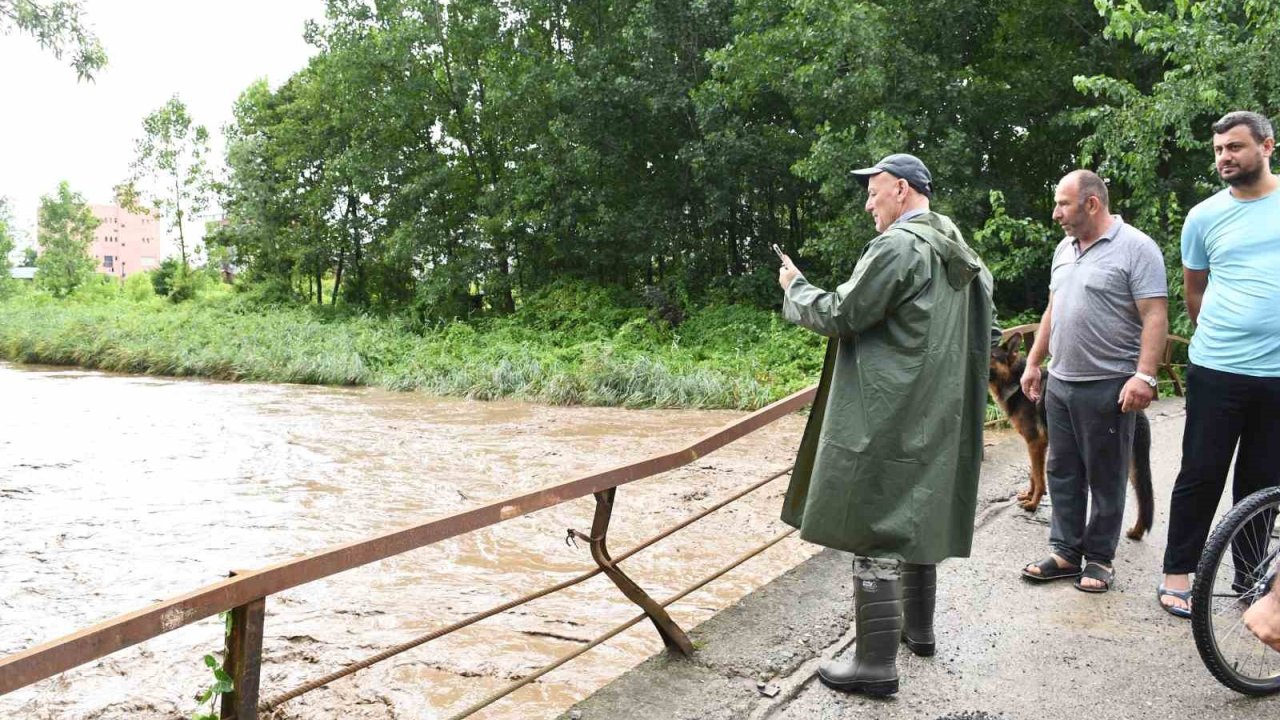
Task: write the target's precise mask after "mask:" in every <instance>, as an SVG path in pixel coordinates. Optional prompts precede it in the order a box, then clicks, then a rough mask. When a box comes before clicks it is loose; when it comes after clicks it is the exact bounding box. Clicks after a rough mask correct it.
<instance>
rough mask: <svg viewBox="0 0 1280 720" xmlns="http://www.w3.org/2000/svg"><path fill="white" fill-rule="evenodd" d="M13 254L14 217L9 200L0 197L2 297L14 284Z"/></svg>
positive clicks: (0, 283) (0, 290) (0, 285)
mask: <svg viewBox="0 0 1280 720" xmlns="http://www.w3.org/2000/svg"><path fill="white" fill-rule="evenodd" d="M12 253H13V216H12V214H10V212H9V199H8V198H4V197H0V297H4V296H5V295H7V294H8V292H9V287H10V285H11V284H12V283H13V278H12V275H11V273H10V269H11V268H12V267H13V262H12V261H11V260H10V258H9V256H10V255H11V254H12Z"/></svg>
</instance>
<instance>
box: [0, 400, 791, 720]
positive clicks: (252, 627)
mask: <svg viewBox="0 0 1280 720" xmlns="http://www.w3.org/2000/svg"><path fill="white" fill-rule="evenodd" d="M815 392H816V387H810V388H806V389H805V390H801V391H799V392H796V393H794V394H792V395H790V396H788V397H786V398H783V399H782V400H779V401H778V402H775V403H773V404H772V405H769V406H768V407H765V408H763V409H761V410H758V411H756V412H754V413H752V414H751V415H748V416H747V417H745V418H742V419H740V420H738V421H736V422H733V423H731V424H729V425H726V426H725V427H723V428H721V429H719V430H717V431H715V432H712V433H710V434H708V435H706V436H704V437H702V438H700V439H698V440H697V441H695V442H694V443H692V444H690V445H688V446H687V447H684V448H681V449H679V450H675V451H672V452H669V453H665V454H661V455H655V456H652V457H650V458H647V459H645V460H642V461H640V462H636V463H632V464H629V465H624V466H621V467H616V468H612V469H610V470H606V471H603V472H598V473H594V474H591V475H587V476H584V477H581V478H578V479H575V480H571V481H569V482H566V483H563V484H560V485H556V486H553V487H549V488H544V489H541V490H537V491H534V492H531V493H527V494H524V495H520V496H517V497H513V498H508V499H506V500H501V501H499V502H495V503H491V504H488V505H485V506H483V507H479V508H474V509H472V510H468V511H465V512H462V513H459V514H456V515H451V516H449V517H445V518H440V519H436V520H431V521H428V522H425V523H422V524H419V525H414V526H411V527H406V528H401V529H399V530H395V531H392V532H389V533H386V534H383V535H379V536H376V537H373V538H369V539H366V540H362V541H358V542H353V543H347V544H343V545H338V546H334V547H331V548H329V549H326V550H323V551H321V552H318V553H315V554H313V555H308V556H305V557H302V558H297V559H294V560H289V561H285V562H281V563H277V564H275V565H271V566H268V567H266V568H262V569H259V570H247V571H236V572H235V573H234V574H233V575H232V576H231V577H230V578H228V579H226V580H223V581H221V582H217V583H214V584H211V585H206V586H204V587H202V588H198V589H196V590H192V591H190V592H188V593H185V594H183V595H179V596H177V597H174V598H170V599H168V600H164V601H161V602H158V603H155V604H153V605H150V606H148V607H145V608H142V609H140V610H137V611H134V612H131V613H127V614H125V615H121V616H119V617H116V618H113V619H111V620H107V621H105V622H102V623H98V624H97V625H93V626H91V627H88V628H85V629H82V630H80V631H78V632H76V633H73V634H71V635H67V636H65V637H62V638H59V639H57V640H53V641H50V642H46V643H43V644H41V645H37V646H35V647H32V648H29V649H27V650H25V651H22V652H19V653H15V654H12V655H9V656H6V657H3V658H0V695H3V694H5V693H8V692H11V691H13V690H16V689H18V688H22V687H26V686H28V685H31V684H32V683H36V682H39V681H41V680H44V679H47V678H50V677H52V676H54V675H57V674H59V673H62V672H65V671H67V670H70V669H72V668H75V667H78V666H80V665H83V664H85V663H88V662H92V661H93V660H97V659H99V658H102V657H105V656H107V655H110V654H112V653H115V652H118V651H120V650H123V649H125V648H127V647H130V646H132V645H136V644H138V643H141V642H145V641H147V640H150V639H152V638H155V637H158V636H160V635H163V634H166V633H169V632H172V631H174V630H177V629H178V628H181V627H184V626H186V625H190V624H192V623H194V622H197V621H199V620H202V619H205V618H208V617H211V616H213V615H216V614H218V613H222V612H230V613H231V614H232V618H233V623H232V628H233V631H232V633H231V635H230V636H229V637H228V638H227V646H226V651H227V656H226V660H225V662H224V667H225V668H226V669H227V671H228V672H229V673H230V674H231V675H232V678H233V683H234V687H235V690H234V691H233V692H232V693H231V694H229V695H227V696H224V698H223V704H222V709H221V713H222V717H224V718H238V719H239V720H252V719H253V718H256V717H257V714H258V712H259V711H260V710H262V709H267V708H269V707H275V706H277V705H279V704H280V703H282V702H285V701H287V700H288V699H290V698H292V697H296V696H297V695H298V694H301V692H297V693H296V694H290V693H286V694H285V695H282V696H277V697H275V698H272V699H271V700H269V701H267V702H259V697H258V691H259V675H260V670H261V653H262V633H263V626H264V623H265V599H266V598H267V597H269V596H271V595H274V594H276V593H279V592H282V591H284V590H288V589H290V588H294V587H298V586H300V585H304V584H307V583H310V582H314V581H316V580H320V579H323V578H326V577H329V576H331V575H335V574H337V573H341V572H345V571H347V570H351V569H354V568H357V567H360V566H363V565H367V564H369V563H373V562H377V561H379V560H385V559H387V558H390V557H393V556H395V555H399V554H401V553H405V552H408V551H410V550H416V549H418V548H422V547H425V546H427V545H431V544H434V543H437V542H440V541H442V540H447V539H449V538H453V537H457V536H459V535H462V534H465V533H468V532H471V531H474V530H479V529H482V528H486V527H490V526H493V525H497V524H499V523H502V522H505V521H507V520H511V519H514V518H517V517H521V516H523V515H526V514H528V513H531V512H534V511H536V510H542V509H545V508H549V507H552V506H555V505H559V504H562V503H565V502H568V501H570V500H576V499H578V498H581V497H585V496H586V495H589V494H590V495H594V496H595V498H596V515H595V519H594V521H593V526H592V531H591V533H590V534H589V535H588V534H582V533H576V536H577V537H580V538H582V539H584V540H586V541H587V542H589V543H590V544H591V546H592V556H593V558H594V559H595V560H596V562H597V566H598V569H597V570H594V571H592V572H590V573H588V574H586V575H585V576H580V577H579V578H574V579H573V580H570V581H567V582H566V583H562V584H561V585H563V586H566V587H567V586H568V585H570V584H576V582H581V581H582V580H585V579H586V578H587V577H592V576H594V575H596V574H599V573H601V572H603V573H605V574H606V575H608V576H609V577H610V579H611V580H613V581H614V583H615V584H616V585H617V586H618V587H619V588H620V589H622V591H623V592H624V593H625V594H626V595H627V597H629V598H631V599H632V600H633V601H634V602H636V604H638V605H640V606H641V607H642V608H643V609H644V610H645V613H644V614H643V615H641V616H640V618H639V619H636V620H634V621H633V622H631V623H630V624H631V625H633V624H635V623H636V622H639V621H640V620H643V619H645V618H648V619H649V620H651V621H652V622H653V623H654V625H655V626H656V627H657V628H658V630H659V634H660V635H661V636H662V638H663V641H664V642H665V643H666V644H667V645H668V646H669V647H672V648H675V649H677V650H680V651H686V652H687V651H688V650H689V649H690V646H689V644H688V638H687V636H685V634H684V631H683V630H681V629H680V628H679V627H678V626H677V625H676V624H675V623H674V622H673V621H671V619H670V617H669V616H667V615H666V612H665V609H664V608H665V607H666V606H667V605H669V604H670V603H672V602H675V601H676V600H678V599H679V598H680V597H683V594H687V593H688V592H692V591H693V589H689V590H686V591H685V593H682V594H679V595H677V596H675V597H672V598H669V599H667V600H665V601H663V602H657V601H654V600H653V599H652V598H650V597H649V596H648V595H647V593H645V592H644V591H643V590H641V589H640V588H639V586H638V585H637V584H635V583H634V582H633V581H631V580H630V578H627V577H626V575H625V574H623V573H622V572H621V570H620V569H618V567H617V563H618V562H620V561H621V560H622V559H624V558H626V557H629V556H630V555H632V554H634V553H635V552H638V551H639V550H641V549H643V548H645V547H648V546H649V545H651V544H652V543H653V542H657V540H659V539H661V537H664V536H665V535H662V536H658V537H656V538H653V539H651V540H649V541H646V542H645V543H642V544H641V545H640V546H637V547H636V548H633V549H632V550H630V551H628V552H627V553H625V554H623V555H621V556H619V557H618V558H616V559H615V558H612V557H611V556H610V554H609V552H608V549H607V547H606V545H605V538H606V535H607V529H608V523H609V518H610V515H611V510H612V503H613V500H614V495H615V492H616V490H617V488H618V487H620V486H622V485H625V484H627V483H630V482H634V481H636V480H640V479H643V478H647V477H652V476H654V475H658V474H661V473H664V472H668V471H670V470H674V469H676V468H678V467H682V466H684V465H687V464H689V463H691V462H693V461H695V460H697V459H698V458H700V457H703V456H705V455H707V454H708V453H710V452H712V451H714V450H717V449H719V448H722V447H724V446H725V445H728V444H729V443H731V442H733V441H735V440H738V439H740V438H742V437H744V436H746V435H749V434H750V433H752V432H755V431H756V430H759V429H760V428H762V427H765V426H766V425H769V424H770V423H773V422H775V421H777V420H779V419H781V418H782V417H785V416H786V415H788V414H790V413H792V412H795V411H797V410H800V409H802V408H804V407H805V406H807V405H809V404H810V403H811V402H812V400H813V397H814V394H815ZM785 472H786V471H785V470H784V471H781V472H778V473H775V474H773V475H772V476H771V477H770V478H768V479H766V480H764V481H761V482H759V483H756V484H755V485H754V486H752V487H751V488H748V489H747V490H745V491H743V492H742V493H740V494H738V495H736V496H735V497H733V498H730V499H729V500H727V501H725V502H724V503H723V504H727V503H728V502H732V501H733V500H735V499H737V498H738V497H741V496H742V495H745V494H746V493H747V492H751V491H752V490H754V489H757V488H758V487H761V486H763V485H764V484H765V483H767V482H769V481H771V480H773V479H776V478H777V477H780V476H781V475H782V474H785ZM723 504H720V505H718V506H716V507H715V508H712V510H714V509H718V507H722V506H723ZM712 510H708V511H706V512H711V511H712ZM704 514H705V513H704ZM698 517H701V516H697V517H694V518H692V519H689V520H687V521H686V522H685V523H683V524H681V525H679V526H677V527H676V528H674V529H672V530H671V531H669V532H668V533H666V534H670V532H674V531H675V530H677V529H680V528H681V527H685V526H686V525H688V524H689V523H691V522H693V521H695V520H697V519H698ZM784 535H785V534H784ZM781 539H782V536H779V537H778V538H775V539H774V540H772V541H770V542H769V543H766V544H765V546H762V547H761V548H759V549H757V550H756V551H755V553H758V552H760V551H762V550H763V549H765V548H766V547H770V546H772V544H773V543H776V542H778V541H780V540H781ZM753 554H754V553H753ZM749 556H750V555H749ZM734 566H736V564H735V565H730V566H729V567H728V568H725V569H722V570H721V571H720V573H717V574H715V575H713V576H712V577H711V578H707V579H706V580H705V581H706V582H710V581H711V580H712V579H714V578H715V577H718V576H719V575H720V574H723V573H724V572H727V571H728V569H730V568H732V567H734ZM703 584H705V583H703ZM700 586H701V585H698V586H696V587H700ZM696 587H695V588H694V589H696ZM557 589H562V588H561V587H560V586H555V587H554V588H552V589H550V590H549V591H555V590H557ZM529 599H531V598H529ZM525 601H527V599H520V600H517V601H514V603H507V604H504V605H503V606H500V607H499V608H496V609H494V610H493V611H489V612H487V613H483V614H481V616H473V618H468V619H467V620H465V621H463V622H462V623H455V625H456V626H458V627H462V626H465V625H467V624H471V623H472V622H476V621H477V620H478V619H483V617H489V616H491V615H493V614H496V613H497V612H501V611H503V610H505V609H510V607H515V605H517V604H520V603H521V602H525ZM627 627H630V625H627ZM454 629H457V627H454V626H450V627H449V628H444V629H442V630H441V631H437V632H435V633H430V634H428V636H424V637H423V638H418V639H417V640H415V641H411V642H410V643H405V644H404V645H403V646H397V647H398V648H399V649H398V650H397V649H396V648H393V649H392V650H394V651H396V652H403V650H406V649H409V648H410V647H414V646H416V645H419V644H421V643H422V642H426V641H427V640H430V639H433V638H434V637H439V636H440V635H443V634H445V633H446V632H451V631H452V630H454ZM622 629H625V628H622ZM622 629H618V630H617V632H621V631H622ZM614 634H616V633H614ZM600 642H603V640H600ZM394 654H396V653H395V652H391V651H384V653H380V654H379V655H378V656H375V658H374V659H371V660H370V661H368V664H372V663H373V662H376V661H377V659H384V658H383V657H381V656H385V657H390V656H391V655H394ZM564 661H567V659H565V660H564ZM559 662H560V661H557V663H559ZM553 665H555V666H558V664H553ZM367 666H368V665H367V664H366V665H363V666H362V667H367ZM358 669H359V668H355V670H358ZM552 669H553V668H552ZM355 670H350V671H348V669H345V668H344V670H343V671H340V672H339V673H338V674H336V676H337V677H340V676H341V675H345V674H350V672H354V671H355ZM545 670H546V671H548V672H549V670H550V669H545ZM540 672H541V671H540ZM326 677H328V676H326ZM332 679H334V678H330V679H328V680H326V678H321V679H320V680H319V681H314V682H313V683H309V684H308V686H304V688H306V689H312V688H311V687H310V686H312V685H314V687H320V686H322V685H323V684H326V683H327V682H331V681H332ZM322 681H323V682H322ZM529 681H530V682H532V680H531V679H530V680H529ZM517 686H518V685H517ZM512 689H515V688H514V687H513V688H512ZM303 692H305V689H304V690H303ZM477 709H478V708H477ZM471 712H473V711H471ZM468 714H469V713H468ZM464 716H465V715H459V716H457V717H464Z"/></svg>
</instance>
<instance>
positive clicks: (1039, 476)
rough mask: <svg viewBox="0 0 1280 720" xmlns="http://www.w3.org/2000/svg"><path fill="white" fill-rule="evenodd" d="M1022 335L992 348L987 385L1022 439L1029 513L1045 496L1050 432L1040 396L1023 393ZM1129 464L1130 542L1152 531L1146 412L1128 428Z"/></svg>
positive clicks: (1021, 500) (1022, 498) (1023, 499)
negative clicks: (1134, 515)
mask: <svg viewBox="0 0 1280 720" xmlns="http://www.w3.org/2000/svg"><path fill="white" fill-rule="evenodd" d="M1022 342H1023V336H1022V333H1014V334H1013V335H1011V336H1010V337H1009V339H1008V340H1006V341H1005V342H1004V343H1003V344H1001V345H996V346H994V347H992V348H991V368H990V372H989V375H988V386H989V388H990V390H991V397H992V398H993V399H994V400H995V401H996V403H997V404H998V405H999V406H1000V409H1001V410H1003V411H1004V414H1005V416H1006V417H1008V418H1009V422H1010V423H1012V424H1013V427H1014V429H1016V430H1017V431H1018V434H1019V435H1021V436H1022V439H1023V440H1024V441H1026V443H1027V454H1028V455H1029V456H1030V458H1031V486H1030V487H1029V488H1027V489H1026V490H1024V491H1022V492H1019V493H1018V505H1020V506H1021V507H1022V509H1023V510H1027V511H1028V512H1032V511H1034V510H1035V509H1036V508H1037V507H1039V506H1040V499H1041V498H1043V497H1044V492H1045V482H1044V463H1045V455H1046V453H1047V452H1048V449H1049V432H1048V425H1047V423H1046V420H1045V410H1044V397H1043V396H1041V398H1040V401H1039V402H1034V403H1033V402H1031V400H1030V399H1029V398H1027V396H1026V395H1024V394H1023V393H1022V384H1021V380H1022V372H1023V370H1025V369H1026V367H1027V358H1026V356H1025V355H1023V354H1022V352H1021V349H1022ZM1132 458H1133V459H1132V461H1131V463H1130V466H1129V482H1130V483H1131V484H1132V485H1133V490H1134V493H1135V494H1136V495H1137V496H1138V522H1137V523H1135V524H1134V526H1133V527H1132V528H1130V529H1129V531H1128V532H1127V533H1125V534H1126V535H1127V536H1128V537H1130V538H1132V539H1134V540H1141V539H1142V536H1143V535H1145V534H1146V533H1147V531H1149V530H1150V529H1151V522H1152V518H1153V516H1154V514H1155V499H1154V497H1153V493H1152V490H1151V422H1150V421H1149V420H1147V414H1146V413H1144V412H1139V413H1138V419H1137V424H1136V426H1135V428H1134V432H1133V454H1132Z"/></svg>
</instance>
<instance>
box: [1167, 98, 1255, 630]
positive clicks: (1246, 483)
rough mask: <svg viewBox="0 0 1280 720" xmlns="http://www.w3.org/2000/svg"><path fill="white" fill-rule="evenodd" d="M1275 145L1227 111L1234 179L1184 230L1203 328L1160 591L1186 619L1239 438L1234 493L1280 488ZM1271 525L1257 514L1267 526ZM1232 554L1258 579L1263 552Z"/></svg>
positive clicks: (1221, 164)
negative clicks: (1192, 580) (1198, 565)
mask: <svg viewBox="0 0 1280 720" xmlns="http://www.w3.org/2000/svg"><path fill="white" fill-rule="evenodd" d="M1274 149H1275V133H1274V131H1273V130H1272V127H1271V123H1270V122H1269V121H1268V120H1267V119H1266V118H1265V117H1263V116H1262V115H1259V114H1258V113H1253V112H1233V113H1228V114H1227V115H1224V116H1223V117H1222V119H1221V120H1219V121H1218V122H1217V123H1215V124H1214V125H1213V153H1214V157H1215V159H1216V164H1217V168H1218V175H1219V176H1220V177H1221V178H1222V179H1223V180H1224V181H1225V182H1226V183H1227V188H1226V189H1225V190H1222V191H1221V192H1219V193H1218V194H1216V195H1214V196H1213V197H1211V198H1209V199H1208V200H1205V201H1204V202H1202V203H1200V204H1199V205H1196V206H1195V207H1194V208H1192V209H1191V212H1189V213H1187V219H1186V222H1185V223H1184V224H1183V227H1182V265H1183V277H1184V280H1185V283H1184V285H1185V291H1184V293H1185V296H1186V300H1187V313H1188V314H1189V315H1190V316H1191V321H1192V322H1193V323H1195V324H1196V331H1195V335H1194V336H1193V337H1192V339H1191V365H1190V366H1189V367H1188V368H1187V419H1186V428H1185V430H1184V432H1183V438H1182V470H1181V472H1179V473H1178V480H1177V482H1176V484H1175V485H1174V488H1173V497H1172V498H1171V501H1170V509H1169V542H1168V545H1167V546H1166V548H1165V555H1164V572H1165V578H1164V582H1163V583H1162V584H1161V585H1160V588H1159V589H1158V590H1157V595H1158V597H1159V600H1160V603H1161V605H1162V606H1164V608H1165V610H1167V611H1169V612H1170V613H1172V614H1174V615H1178V616H1180V617H1189V616H1190V600H1189V593H1190V589H1191V583H1190V577H1189V576H1190V574H1191V573H1192V572H1194V571H1195V569H1196V563H1197V562H1198V561H1199V560H1200V553H1201V551H1202V550H1203V549H1204V543H1205V539H1206V538H1207V537H1208V535H1209V529H1210V526H1211V525H1212V523H1213V515H1214V511H1215V509H1216V508H1217V506H1218V500H1219V499H1220V498H1221V497H1222V490H1223V487H1224V486H1225V485H1226V480H1227V471H1228V470H1229V469H1230V467H1231V458H1232V455H1234V454H1236V445H1237V444H1239V455H1238V457H1237V459H1236V464H1235V480H1234V487H1233V488H1232V494H1233V499H1234V502H1239V501H1240V500H1242V499H1243V498H1244V497H1245V496H1247V495H1249V494H1250V493H1252V492H1254V491H1255V490H1259V489H1261V488H1264V487H1271V486H1275V485H1280V178H1277V177H1276V176H1275V175H1272V174H1271V154H1272V151H1273V150H1274ZM1271 522H1273V518H1262V519H1260V523H1262V524H1266V526H1267V528H1268V529H1269V528H1270V527H1271V526H1270V524H1269V523H1271ZM1268 534H1269V533H1268ZM1265 536H1266V535H1263V537H1265ZM1234 551H1235V554H1234V556H1233V560H1234V562H1235V564H1236V577H1235V578H1234V580H1233V587H1235V589H1236V591H1237V592H1241V591H1242V589H1243V588H1244V587H1246V586H1251V585H1253V584H1254V582H1255V581H1256V580H1257V578H1254V577H1251V575H1252V574H1253V569H1254V566H1255V565H1257V564H1258V563H1259V562H1260V561H1261V560H1262V558H1260V557H1255V556H1256V555H1257V554H1258V551H1257V550H1256V549H1251V548H1249V547H1246V546H1245V545H1244V544H1239V547H1236V548H1234ZM1265 571H1266V568H1261V569H1260V572H1265Z"/></svg>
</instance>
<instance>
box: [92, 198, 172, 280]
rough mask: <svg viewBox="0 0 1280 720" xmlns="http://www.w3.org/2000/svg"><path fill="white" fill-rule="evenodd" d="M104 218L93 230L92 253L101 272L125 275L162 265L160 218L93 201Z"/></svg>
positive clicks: (94, 206)
mask: <svg viewBox="0 0 1280 720" xmlns="http://www.w3.org/2000/svg"><path fill="white" fill-rule="evenodd" d="M89 209H90V210H92V211H93V215H94V217H96V218H98V220H99V221H101V224H99V225H98V229H97V230H94V231H93V244H92V245H90V246H89V255H90V256H92V257H93V259H94V260H97V261H98V272H100V273H102V274H104V275H113V276H115V277H118V278H124V277H126V276H128V275H129V273H132V272H142V271H143V270H152V269H154V268H156V267H158V266H159V265H160V222H159V221H158V220H156V218H154V217H151V216H148V215H135V214H133V213H131V212H129V211H128V210H125V209H123V208H118V207H116V206H115V205H90V206H89Z"/></svg>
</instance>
